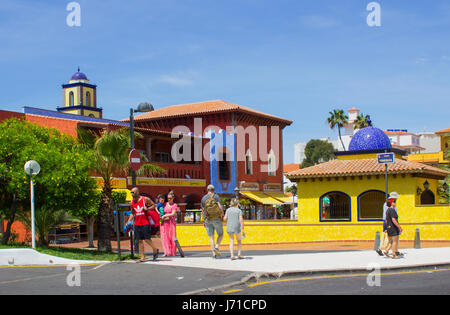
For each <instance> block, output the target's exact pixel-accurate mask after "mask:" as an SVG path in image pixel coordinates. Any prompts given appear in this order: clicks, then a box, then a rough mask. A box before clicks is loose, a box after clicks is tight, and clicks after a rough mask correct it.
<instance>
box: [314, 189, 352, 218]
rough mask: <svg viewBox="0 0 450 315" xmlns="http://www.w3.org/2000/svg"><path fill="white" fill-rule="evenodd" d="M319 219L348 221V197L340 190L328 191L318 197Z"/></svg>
mask: <svg viewBox="0 0 450 315" xmlns="http://www.w3.org/2000/svg"><path fill="white" fill-rule="evenodd" d="M319 208H320V221H350V220H351V216H350V197H349V196H348V195H347V194H345V193H343V192H340V191H332V192H328V193H326V194H325V195H323V196H322V197H320V199H319Z"/></svg>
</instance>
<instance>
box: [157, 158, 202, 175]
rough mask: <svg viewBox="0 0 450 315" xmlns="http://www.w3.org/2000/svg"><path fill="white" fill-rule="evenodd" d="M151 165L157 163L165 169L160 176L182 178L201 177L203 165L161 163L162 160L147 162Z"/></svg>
mask: <svg viewBox="0 0 450 315" xmlns="http://www.w3.org/2000/svg"><path fill="white" fill-rule="evenodd" d="M149 163H151V164H153V165H157V166H159V167H162V168H164V169H165V170H166V173H165V174H160V175H158V177H160V178H183V179H187V178H188V177H187V176H186V175H188V176H189V178H192V179H203V178H204V177H203V176H204V174H203V166H202V165H196V164H187V163H162V162H149Z"/></svg>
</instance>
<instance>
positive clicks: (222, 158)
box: [219, 149, 230, 181]
mask: <svg viewBox="0 0 450 315" xmlns="http://www.w3.org/2000/svg"><path fill="white" fill-rule="evenodd" d="M219 180H226V181H228V180H230V161H229V154H228V153H227V152H226V151H225V149H224V150H221V151H219Z"/></svg>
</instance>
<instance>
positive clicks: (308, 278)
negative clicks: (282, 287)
mask: <svg viewBox="0 0 450 315" xmlns="http://www.w3.org/2000/svg"><path fill="white" fill-rule="evenodd" d="M439 271H450V269H428V270H421V271H404V272H390V273H383V274H382V276H396V275H405V274H418V273H430V272H439ZM367 275H368V274H367V273H365V274H353V275H334V276H317V277H305V278H295V279H279V280H272V281H264V282H257V283H254V284H248V285H247V287H249V288H254V287H257V286H261V285H266V284H272V283H281V282H293V281H304V280H320V279H336V278H352V277H367Z"/></svg>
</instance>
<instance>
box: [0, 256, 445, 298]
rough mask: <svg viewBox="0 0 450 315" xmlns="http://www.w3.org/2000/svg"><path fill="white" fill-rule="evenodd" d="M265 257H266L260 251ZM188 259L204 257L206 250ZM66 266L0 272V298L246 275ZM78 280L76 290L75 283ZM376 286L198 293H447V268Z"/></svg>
mask: <svg viewBox="0 0 450 315" xmlns="http://www.w3.org/2000/svg"><path fill="white" fill-rule="evenodd" d="M259 254H266V253H261V252H260V253H259ZM189 255H190V256H191V255H192V256H196V255H202V256H203V255H208V254H207V253H205V252H199V253H189ZM76 275H77V274H76V270H75V269H72V268H70V267H69V268H68V267H65V266H64V267H62V266H59V267H58V266H55V267H3V268H0V294H2V295H21V294H31V295H33V294H44V295H46V294H51V295H72V294H81V295H90V294H108V295H110V294H113V295H115V294H120V295H136V294H146V295H175V294H183V293H187V292H193V291H197V290H202V289H205V288H211V287H217V286H222V285H225V284H230V283H233V282H237V281H240V280H241V279H242V278H243V277H245V276H247V275H248V272H239V271H235V272H233V271H219V270H210V269H197V268H181V267H170V266H158V265H153V264H150V265H149V264H135V263H125V262H124V263H111V264H106V265H90V266H83V267H81V269H80V273H79V277H76ZM77 279H79V286H78V283H77V282H76V280H77ZM379 279H380V286H370V285H368V283H367V273H364V274H362V273H361V274H358V273H356V274H342V275H339V274H334V275H333V274H329V275H310V276H307V275H306V276H302V277H300V276H291V277H283V278H281V279H265V278H263V279H260V282H258V283H251V282H250V283H246V284H245V285H239V286H234V287H228V288H224V289H217V290H215V291H213V292H208V291H204V292H202V293H201V295H203V296H204V295H211V294H214V295H224V296H229V295H260V296H264V295H265V296H272V295H303V294H308V295H310V294H313V295H315V294H321V295H322V294H326V295H329V294H344V295H355V294H362V295H377V294H433V295H440V294H445V295H449V294H450V268H448V267H447V269H445V268H444V267H443V268H441V270H440V269H437V270H435V269H433V268H428V269H426V268H425V269H421V270H417V269H415V270H409V271H407V270H403V271H402V270H400V271H386V272H382V273H381V276H380V278H379Z"/></svg>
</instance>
